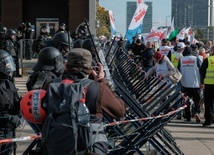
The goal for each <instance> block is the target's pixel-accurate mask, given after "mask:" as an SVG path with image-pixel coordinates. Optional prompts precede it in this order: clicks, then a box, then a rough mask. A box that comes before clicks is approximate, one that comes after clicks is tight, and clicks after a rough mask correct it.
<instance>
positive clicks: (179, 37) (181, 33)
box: [177, 27, 186, 40]
mask: <svg viewBox="0 0 214 155" xmlns="http://www.w3.org/2000/svg"><path fill="white" fill-rule="evenodd" d="M185 32H186V28H185V27H184V28H182V29H181V31H180V32H179V33H178V35H177V38H178V39H181V40H183V39H184V38H185Z"/></svg>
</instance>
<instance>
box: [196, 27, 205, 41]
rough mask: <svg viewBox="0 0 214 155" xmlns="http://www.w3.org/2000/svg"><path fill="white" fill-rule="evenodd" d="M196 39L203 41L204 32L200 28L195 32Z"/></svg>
mask: <svg viewBox="0 0 214 155" xmlns="http://www.w3.org/2000/svg"><path fill="white" fill-rule="evenodd" d="M194 32H195V38H197V39H198V40H200V41H201V40H202V39H203V35H204V34H203V31H202V30H201V29H200V28H198V29H196V30H195V31H194Z"/></svg>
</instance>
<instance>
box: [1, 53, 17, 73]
mask: <svg viewBox="0 0 214 155" xmlns="http://www.w3.org/2000/svg"><path fill="white" fill-rule="evenodd" d="M4 62H5V69H6V72H7V73H10V72H14V71H16V67H15V65H14V61H13V58H12V56H7V57H5V58H4Z"/></svg>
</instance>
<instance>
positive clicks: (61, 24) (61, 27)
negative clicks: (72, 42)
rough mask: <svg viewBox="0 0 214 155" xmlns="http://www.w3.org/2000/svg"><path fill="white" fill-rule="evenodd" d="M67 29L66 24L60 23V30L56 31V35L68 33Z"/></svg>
mask: <svg viewBox="0 0 214 155" xmlns="http://www.w3.org/2000/svg"><path fill="white" fill-rule="evenodd" d="M65 29H66V24H65V23H60V24H59V29H58V30H57V31H56V33H55V34H57V33H59V32H62V33H67V31H66V30H65Z"/></svg>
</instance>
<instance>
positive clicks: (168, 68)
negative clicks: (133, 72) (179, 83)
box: [145, 51, 175, 84]
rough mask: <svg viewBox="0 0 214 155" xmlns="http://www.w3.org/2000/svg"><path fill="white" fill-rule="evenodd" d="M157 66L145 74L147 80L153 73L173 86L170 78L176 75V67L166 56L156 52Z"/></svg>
mask: <svg viewBox="0 0 214 155" xmlns="http://www.w3.org/2000/svg"><path fill="white" fill-rule="evenodd" d="M153 59H154V62H155V66H153V67H152V68H150V69H149V70H148V72H147V73H146V74H145V78H148V77H149V76H151V75H152V74H153V73H156V77H158V78H160V79H162V80H164V81H167V83H168V84H172V81H171V80H170V78H169V76H170V75H173V74H174V73H175V67H174V66H173V64H172V63H171V62H170V60H169V58H168V57H167V56H164V55H163V54H162V53H161V52H159V51H158V52H155V54H154V55H153Z"/></svg>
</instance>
